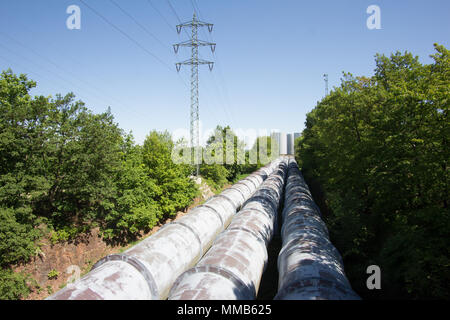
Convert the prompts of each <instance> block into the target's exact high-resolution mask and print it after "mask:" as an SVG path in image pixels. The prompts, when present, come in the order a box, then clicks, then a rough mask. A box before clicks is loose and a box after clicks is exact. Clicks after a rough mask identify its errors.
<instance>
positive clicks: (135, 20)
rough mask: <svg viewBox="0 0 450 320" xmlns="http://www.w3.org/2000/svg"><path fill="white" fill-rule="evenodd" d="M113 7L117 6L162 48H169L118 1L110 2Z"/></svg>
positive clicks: (112, 0)
mask: <svg viewBox="0 0 450 320" xmlns="http://www.w3.org/2000/svg"><path fill="white" fill-rule="evenodd" d="M109 1H110V2H111V3H112V4H113V5H115V6H116V7H117V8H118V9H119V10H120V11H122V12H123V13H124V14H125V15H126V16H127V17H128V18H130V19H131V20H132V21H133V22H134V23H135V24H136V25H137V26H139V27H140V28H141V29H142V30H144V32H145V33H147V34H148V35H149V36H150V37H152V38H153V39H155V40H156V41H157V42H158V43H159V44H160V45H161V46H163V47H164V48H167V45H166V44H164V43H163V42H162V41H161V40H160V39H159V38H158V37H156V36H155V35H154V34H153V33H152V32H150V31H149V30H148V29H147V28H146V27H145V26H144V25H142V24H141V23H140V22H139V21H138V20H137V19H135V18H134V17H133V16H132V15H131V14H130V13H128V12H127V11H125V9H123V8H122V7H121V6H120V5H119V4H118V3H117V2H116V1H114V0H109Z"/></svg>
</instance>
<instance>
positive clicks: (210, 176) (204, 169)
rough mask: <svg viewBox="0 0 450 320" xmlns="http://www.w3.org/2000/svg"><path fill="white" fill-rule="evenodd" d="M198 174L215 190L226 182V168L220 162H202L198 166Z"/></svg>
mask: <svg viewBox="0 0 450 320" xmlns="http://www.w3.org/2000/svg"><path fill="white" fill-rule="evenodd" d="M200 175H201V176H202V177H203V178H205V179H206V181H207V182H208V185H209V186H212V187H213V188H214V189H216V190H220V189H221V188H223V186H224V185H225V184H227V183H228V180H227V177H228V170H227V169H226V168H225V167H224V166H222V165H220V164H211V165H209V164H204V165H202V166H200Z"/></svg>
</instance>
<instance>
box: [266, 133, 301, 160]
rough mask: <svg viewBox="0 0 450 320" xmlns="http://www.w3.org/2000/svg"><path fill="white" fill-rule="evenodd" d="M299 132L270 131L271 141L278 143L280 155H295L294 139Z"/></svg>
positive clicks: (298, 135)
mask: <svg viewBox="0 0 450 320" xmlns="http://www.w3.org/2000/svg"><path fill="white" fill-rule="evenodd" d="M300 135H301V134H300V133H298V132H295V133H288V134H286V133H284V132H272V133H271V135H270V136H271V138H272V141H274V142H275V143H277V144H278V146H279V150H280V155H281V154H288V155H295V139H296V138H298V137H300Z"/></svg>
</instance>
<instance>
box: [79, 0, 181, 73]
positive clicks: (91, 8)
mask: <svg viewBox="0 0 450 320" xmlns="http://www.w3.org/2000/svg"><path fill="white" fill-rule="evenodd" d="M79 1H80V2H81V3H82V4H84V5H85V6H86V7H87V8H89V9H90V10H91V11H92V12H94V13H95V14H96V15H97V16H99V17H100V18H101V19H102V20H103V21H105V22H106V23H107V24H109V25H110V26H111V27H112V28H114V29H115V30H116V31H118V32H119V33H121V34H122V35H123V36H124V37H126V38H127V39H128V40H130V41H131V42H133V43H134V44H135V45H136V46H138V47H139V48H140V49H142V50H143V51H144V52H145V53H147V54H148V55H150V56H152V57H153V58H154V59H156V60H157V61H158V62H159V63H160V64H162V65H163V66H165V67H167V68H168V69H169V70H170V71H173V69H172V68H171V67H170V66H169V65H168V64H167V63H165V62H164V61H163V60H161V59H160V58H159V57H158V56H156V55H155V54H154V53H153V52H151V51H149V50H148V49H147V48H145V47H144V46H143V45H142V44H140V43H139V42H138V41H136V40H135V39H134V38H133V37H131V36H130V35H129V34H127V33H126V32H125V31H123V30H122V29H120V28H119V27H117V26H116V25H115V24H114V23H112V22H111V21H109V20H108V19H107V18H106V17H105V16H104V15H102V14H101V13H100V12H98V11H97V10H95V9H94V8H93V7H91V6H90V5H88V4H87V3H86V2H85V1H84V0H79Z"/></svg>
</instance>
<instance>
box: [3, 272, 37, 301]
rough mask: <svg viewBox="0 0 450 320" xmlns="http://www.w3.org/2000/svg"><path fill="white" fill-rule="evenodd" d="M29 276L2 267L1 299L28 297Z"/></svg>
mask: <svg viewBox="0 0 450 320" xmlns="http://www.w3.org/2000/svg"><path fill="white" fill-rule="evenodd" d="M28 280H29V277H28V276H26V275H24V274H22V273H15V272H13V271H12V270H10V269H1V268H0V300H19V299H22V298H26V297H28V295H29V293H30V288H29V286H28V283H27V282H28Z"/></svg>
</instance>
